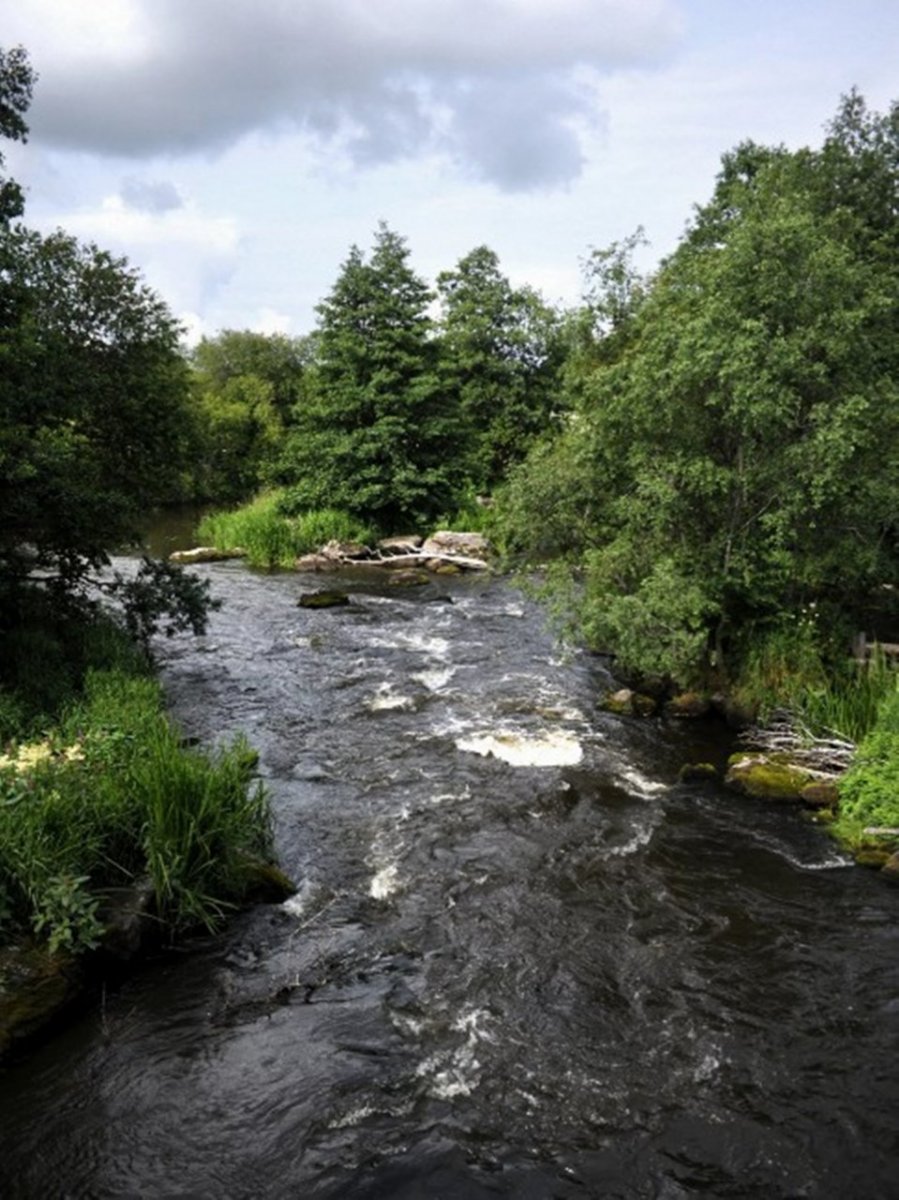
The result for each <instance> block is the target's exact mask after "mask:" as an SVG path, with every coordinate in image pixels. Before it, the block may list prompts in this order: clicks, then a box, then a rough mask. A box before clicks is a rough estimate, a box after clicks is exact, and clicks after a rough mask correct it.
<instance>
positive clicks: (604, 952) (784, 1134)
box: [0, 564, 899, 1200]
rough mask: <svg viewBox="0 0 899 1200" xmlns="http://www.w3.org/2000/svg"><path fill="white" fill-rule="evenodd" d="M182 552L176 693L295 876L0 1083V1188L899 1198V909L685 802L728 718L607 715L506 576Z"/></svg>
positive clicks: (592, 666) (787, 832) (815, 835)
mask: <svg viewBox="0 0 899 1200" xmlns="http://www.w3.org/2000/svg"><path fill="white" fill-rule="evenodd" d="M200 570H201V571H202V573H203V574H204V575H207V576H208V577H209V578H210V579H211V580H212V583H213V587H214V590H215V592H216V593H217V594H219V595H221V596H222V598H223V599H224V600H225V601H226V605H225V607H224V608H223V609H222V611H221V612H220V613H218V614H216V615H215V616H214V618H213V621H212V625H211V630H210V634H209V636H208V637H207V638H206V639H204V640H202V641H201V642H200V643H196V642H194V641H191V640H189V639H186V638H185V639H183V640H180V639H179V640H176V641H174V642H172V643H168V644H166V645H165V647H164V648H163V657H164V664H165V666H164V678H165V682H166V686H167V688H168V692H169V695H170V697H171V701H172V704H173V707H174V709H175V711H176V713H177V715H178V717H179V718H180V720H181V721H182V723H183V725H184V727H185V729H186V732H188V733H191V734H196V735H198V736H200V737H201V738H203V739H204V740H209V741H215V740H217V739H219V738H222V737H226V736H229V735H230V734H232V733H234V732H236V731H238V730H245V731H246V732H247V734H248V735H249V737H250V739H251V740H252V741H253V742H254V743H255V744H256V745H257V746H258V748H259V749H260V752H261V770H262V773H263V774H264V776H265V777H266V780H267V782H268V785H269V787H270V789H271V793H272V797H273V801H274V807H275V812H276V822H277V841H278V849H279V854H280V856H281V860H282V862H283V864H284V866H285V868H286V869H287V870H288V871H289V872H290V873H291V874H292V875H293V876H294V878H295V879H296V880H297V882H298V884H299V891H298V893H297V895H296V897H295V898H294V899H293V900H291V901H289V902H288V903H287V904H286V905H284V906H282V907H277V908H259V909H256V910H255V911H253V912H251V913H247V914H243V915H242V916H240V917H239V918H238V919H237V920H236V921H235V922H234V923H233V925H232V926H231V928H230V930H229V931H228V932H227V933H225V934H224V935H223V936H221V937H219V938H214V939H209V940H207V941H205V942H202V943H200V944H199V945H197V946H196V947H194V948H193V949H192V951H191V953H189V954H187V953H183V954H180V955H177V956H174V957H170V958H168V959H166V960H163V961H161V962H157V963H155V964H152V965H151V966H150V967H148V968H146V969H144V970H143V971H141V973H140V974H139V975H137V976H136V977H134V978H132V979H131V980H130V981H129V982H128V983H127V984H126V985H125V986H124V987H123V988H121V990H119V991H118V992H117V993H115V994H113V995H110V996H108V997H107V999H106V1003H105V1007H104V1010H103V1011H102V1012H99V1013H98V1012H95V1013H92V1014H90V1015H89V1016H87V1017H85V1018H84V1019H83V1020H82V1021H81V1022H80V1023H78V1024H76V1025H75V1026H73V1027H71V1028H70V1029H69V1030H68V1031H67V1032H66V1033H64V1034H63V1035H61V1036H59V1037H57V1038H56V1039H55V1040H53V1041H52V1042H51V1043H50V1044H49V1045H47V1046H46V1047H44V1048H43V1049H42V1050H41V1051H40V1052H38V1053H37V1054H35V1055H34V1056H33V1057H32V1058H31V1059H30V1060H28V1061H27V1062H25V1063H22V1064H19V1065H17V1066H14V1067H12V1068H11V1069H9V1070H8V1071H7V1072H6V1073H5V1074H4V1075H3V1076H2V1077H0V1119H2V1155H0V1194H2V1195H3V1196H5V1197H7V1196H16V1197H18V1196H25V1197H41V1198H43V1197H55V1196H67V1197H79V1198H87V1197H97V1198H100V1197H176V1196H177V1197H180V1196H184V1197H210V1198H212V1197H215V1198H229V1200H230V1198H243V1197H247V1198H249V1197H298V1198H305V1197H313V1198H318V1197H334V1198H337V1197H348V1198H355V1197H385V1198H388V1200H392V1198H394V1197H397V1198H406V1197H441V1198H459V1200H468V1198H479V1197H493V1196H508V1197H522V1198H534V1200H537V1198H540V1200H542V1198H544V1197H594V1196H595V1197H622V1198H630V1197H640V1198H643V1197H645V1198H647V1200H650V1198H664V1200H673V1198H676V1197H687V1196H713V1197H766V1198H776V1197H820V1198H826V1200H832V1198H837V1200H839V1198H842V1197H846V1198H852V1200H855V1198H863V1200H874V1198H880V1197H896V1196H899V1156H897V1149H899V1136H897V1129H899V1108H897V1099H899V1081H897V1044H899V1039H897V1034H899V919H897V918H899V892H897V891H893V890H890V889H889V888H888V887H887V886H886V885H885V884H883V883H882V881H881V880H880V879H879V878H877V876H876V875H874V874H869V873H866V872H864V871H862V870H860V869H858V868H854V867H850V866H847V865H846V863H845V862H844V860H843V859H842V858H841V856H840V855H839V854H838V853H837V852H836V850H835V849H834V847H833V845H832V844H831V843H830V842H829V841H828V840H827V838H826V836H825V835H824V834H823V833H821V832H820V831H819V830H816V829H815V828H813V827H811V826H809V825H808V824H807V823H806V822H805V821H804V820H803V819H802V818H801V816H800V815H799V814H796V813H794V812H792V811H788V810H783V809H776V808H769V807H764V806H762V805H759V804H755V803H754V802H751V801H746V800H742V799H739V798H736V797H734V796H731V795H730V794H728V793H726V792H724V791H723V790H721V789H719V788H718V787H716V786H710V785H703V786H696V785H690V786H684V785H677V784H676V783H675V782H674V781H675V779H676V775H677V769H678V767H679V766H680V765H681V764H682V763H683V762H684V761H686V760H690V759H693V760H695V759H698V758H702V759H708V758H709V757H711V756H717V757H718V758H719V759H720V758H721V756H722V755H723V754H724V752H725V749H726V747H725V746H724V744H723V741H722V735H721V731H720V729H712V728H708V729H699V728H697V727H696V726H693V725H690V726H674V725H666V724H664V723H658V722H646V723H640V722H625V721H620V720H618V719H616V718H613V717H610V716H606V715H603V714H600V713H598V712H597V710H596V708H595V695H596V691H597V688H598V687H600V686H602V684H603V683H604V677H603V675H602V671H601V668H600V667H599V666H598V664H597V663H596V661H595V660H588V659H585V658H581V657H578V656H576V655H575V656H571V657H565V656H564V655H563V653H562V652H561V650H560V649H559V647H558V646H557V645H556V644H555V643H554V642H553V640H552V638H551V637H550V636H549V635H548V634H547V633H546V631H545V629H544V627H543V624H542V621H541V618H540V614H539V612H538V611H537V610H536V609H535V608H534V607H533V606H532V605H531V604H530V603H529V602H528V601H526V600H524V599H522V597H521V596H520V595H519V594H518V593H517V592H515V591H514V590H512V589H511V588H509V587H508V586H506V585H505V584H503V583H497V582H493V583H489V582H487V583H485V582H481V581H474V582H470V581H467V580H459V581H455V582H452V581H451V582H449V583H448V584H443V583H441V584H440V585H439V591H440V592H442V593H444V594H445V593H448V592H449V593H451V594H452V600H453V601H454V602H453V603H447V602H446V601H440V600H439V599H434V597H435V594H436V592H437V589H435V588H430V589H428V591H427V592H425V593H423V594H418V595H413V594H412V593H409V592H398V591H390V590H388V589H385V588H383V587H381V588H380V589H379V588H378V587H377V586H376V585H370V586H366V585H365V584H362V583H356V584H354V585H353V586H354V587H355V588H358V589H359V591H358V592H357V594H356V595H355V596H354V604H353V606H352V607H351V608H349V609H342V610H331V611H307V610H299V609H297V608H296V606H295V601H296V597H297V594H298V592H299V591H300V590H302V588H303V587H307V588H308V587H315V586H320V584H321V580H315V579H310V578H306V579H304V578H302V577H298V576H293V575H273V576H262V575H255V574H252V573H251V572H249V571H247V570H245V569H244V568H243V567H241V566H240V565H238V564H216V565H214V566H210V567H208V568H200ZM328 582H329V583H330V582H331V581H330V580H329V581H328Z"/></svg>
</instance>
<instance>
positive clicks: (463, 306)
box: [437, 246, 562, 492]
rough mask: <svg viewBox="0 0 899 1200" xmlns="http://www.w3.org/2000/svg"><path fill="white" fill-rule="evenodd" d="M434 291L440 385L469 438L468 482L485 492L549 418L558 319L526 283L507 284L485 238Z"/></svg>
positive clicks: (554, 396)
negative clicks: (438, 316)
mask: <svg viewBox="0 0 899 1200" xmlns="http://www.w3.org/2000/svg"><path fill="white" fill-rule="evenodd" d="M437 291H438V295H439V297H440V300H441V304H442V316H441V320H440V325H439V335H440V341H439V367H440V377H441V382H442V386H443V387H444V388H445V389H446V390H447V391H448V393H449V394H450V396H451V397H453V399H454V401H455V403H456V404H457V406H458V409H459V415H460V419H461V421H462V424H463V428H464V429H465V430H466V432H467V435H468V438H469V458H468V461H467V463H466V464H465V465H466V468H467V470H468V471H469V472H470V474H471V484H472V486H473V487H474V488H475V489H476V490H477V491H480V492H489V491H490V490H491V489H492V488H493V487H494V486H495V485H496V484H497V483H499V482H500V480H501V479H502V478H503V477H504V475H505V473H506V471H507V470H508V468H509V467H510V466H511V464H512V463H514V462H517V461H519V460H520V459H522V458H523V457H524V456H525V454H526V453H527V451H528V450H529V449H530V447H531V445H532V444H533V443H534V442H535V441H536V439H537V438H538V437H540V436H541V435H543V434H545V433H546V432H547V431H548V430H549V429H550V427H551V426H552V424H553V421H554V417H555V409H556V406H557V405H558V403H559V387H558V383H559V379H558V377H559V367H560V362H561V352H562V341H561V336H560V330H559V319H558V316H557V315H556V314H555V312H554V311H553V310H552V309H550V308H548V307H547V306H546V305H545V304H544V303H543V302H542V301H541V299H540V297H539V296H538V295H537V294H536V293H535V292H534V291H532V290H531V289H530V288H519V289H513V288H512V286H511V285H510V283H509V281H508V279H507V278H506V277H505V276H504V275H503V274H502V273H501V272H500V269H499V259H498V258H497V256H496V254H495V253H494V252H493V251H492V250H490V249H489V248H488V247H487V246H478V247H477V249H475V250H472V251H471V253H470V254H467V255H465V257H464V258H462V259H460V261H459V263H458V265H457V266H456V268H455V270H452V271H444V272H442V273H441V274H440V275H439V276H438V277H437Z"/></svg>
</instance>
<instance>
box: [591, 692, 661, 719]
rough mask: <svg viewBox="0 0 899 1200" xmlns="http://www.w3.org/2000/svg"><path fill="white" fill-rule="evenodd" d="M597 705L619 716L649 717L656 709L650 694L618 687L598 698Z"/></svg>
mask: <svg viewBox="0 0 899 1200" xmlns="http://www.w3.org/2000/svg"><path fill="white" fill-rule="evenodd" d="M599 707H600V708H601V709H603V710H604V711H605V712H610V713H615V714H616V716H619V717H651V716H652V715H653V713H654V712H655V711H656V702H655V700H654V699H653V698H652V696H646V695H644V694H643V693H642V692H635V691H632V690H631V688H619V689H618V691H617V692H607V693H606V695H605V696H603V698H602V699H601V700H600V702H599Z"/></svg>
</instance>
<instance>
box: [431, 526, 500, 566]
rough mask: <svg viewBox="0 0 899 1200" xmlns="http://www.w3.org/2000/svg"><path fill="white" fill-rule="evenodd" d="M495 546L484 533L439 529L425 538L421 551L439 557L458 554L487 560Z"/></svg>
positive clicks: (463, 556) (483, 560)
mask: <svg viewBox="0 0 899 1200" xmlns="http://www.w3.org/2000/svg"><path fill="white" fill-rule="evenodd" d="M492 551H493V547H492V546H491V545H490V542H489V540H488V539H487V538H486V537H484V535H483V533H459V532H456V531H454V530H452V529H439V530H437V532H436V533H432V534H431V536H430V537H429V538H426V539H425V542H424V545H423V546H422V547H421V552H422V554H424V555H432V556H434V557H437V556H439V555H441V554H457V555H459V557H460V558H479V559H480V560H481V561H482V562H486V561H487V559H488V558H489V556H490V554H491V553H492Z"/></svg>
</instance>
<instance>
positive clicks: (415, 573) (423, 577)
mask: <svg viewBox="0 0 899 1200" xmlns="http://www.w3.org/2000/svg"><path fill="white" fill-rule="evenodd" d="M430 582H431V576H430V575H429V574H428V572H427V571H422V570H420V569H419V568H418V567H408V568H403V569H402V570H400V571H393V572H392V573H391V575H390V576H389V577H388V579H387V585H388V587H423V586H424V585H425V584H427V583H430Z"/></svg>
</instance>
